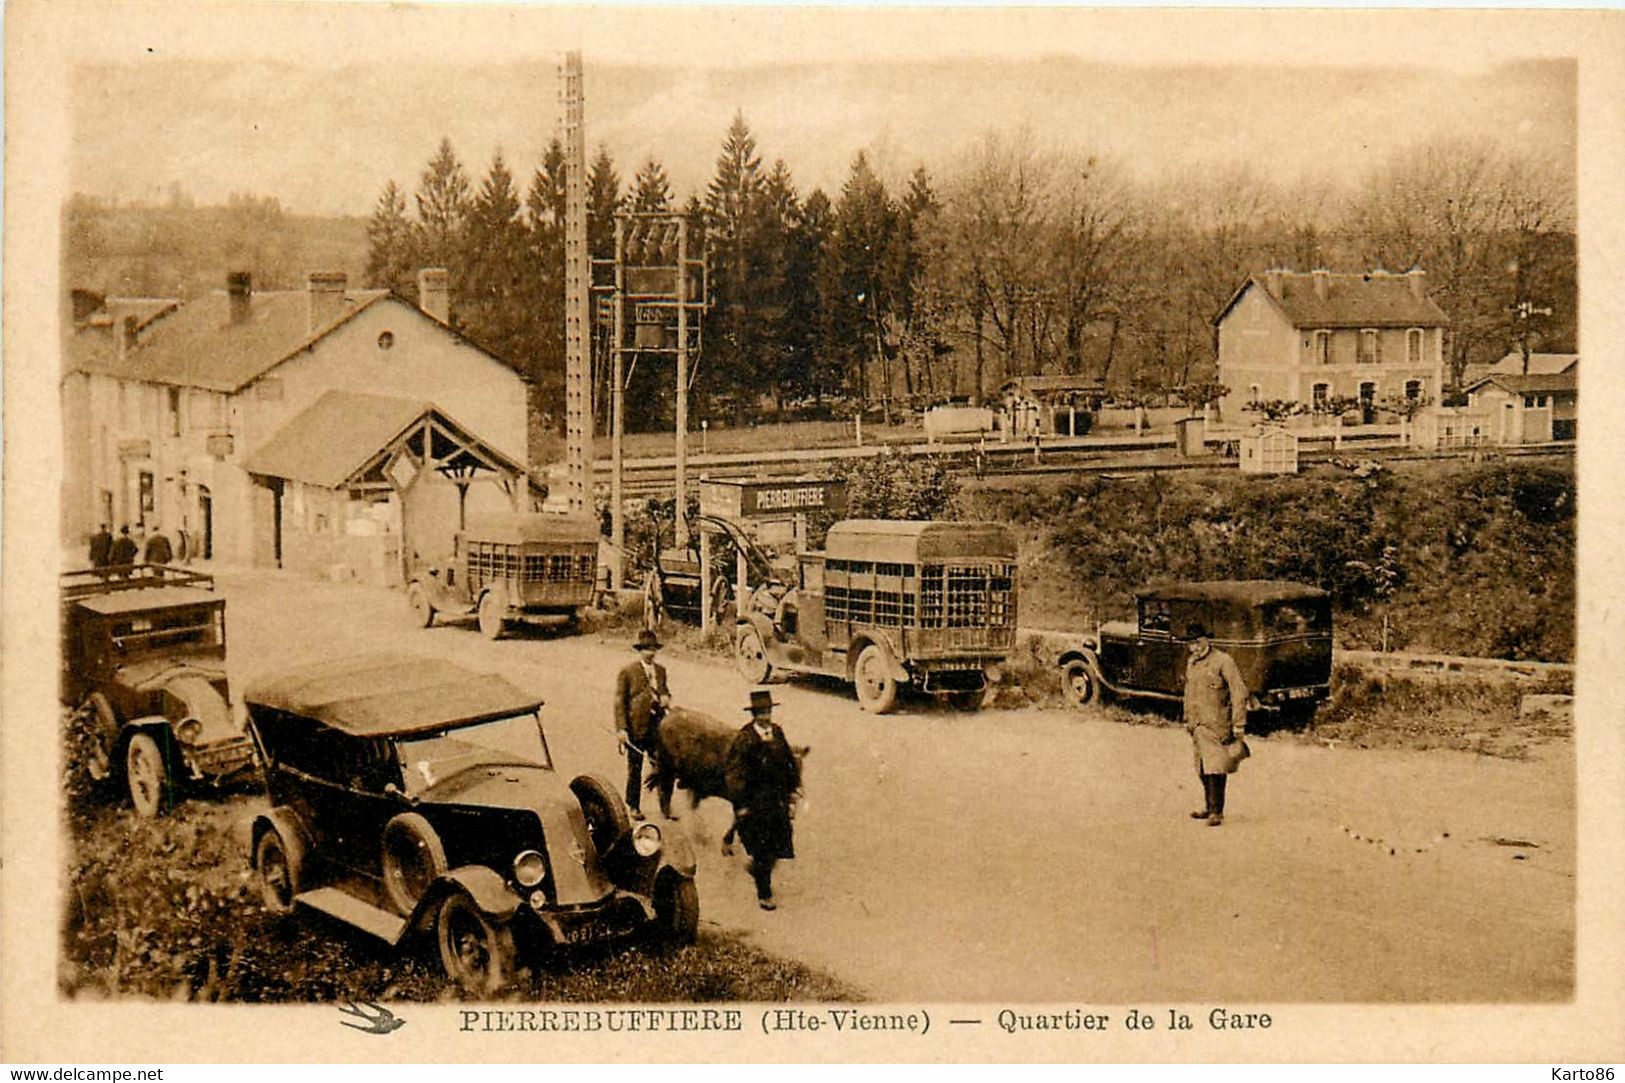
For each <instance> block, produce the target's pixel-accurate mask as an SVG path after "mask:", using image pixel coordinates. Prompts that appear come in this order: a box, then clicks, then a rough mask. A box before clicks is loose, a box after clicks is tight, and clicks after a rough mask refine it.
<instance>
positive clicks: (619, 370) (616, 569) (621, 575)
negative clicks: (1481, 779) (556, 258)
mask: <svg viewBox="0 0 1625 1083" xmlns="http://www.w3.org/2000/svg"><path fill="white" fill-rule="evenodd" d="M625 292H626V220H625V219H624V218H621V217H619V216H616V218H615V296H614V305H613V306H612V307H613V315H612V317H611V321H612V331H611V333H612V334H613V336H614V337H613V338H612V339H611V340H610V348H609V353H610V357H611V359H612V360H611V363H610V381H611V385H612V386H611V391H610V396H609V415H610V418H609V458H610V481H609V542H610V547H611V548H613V549H614V550H615V556H614V563H612V564H611V565H610V566H609V586H610V589H611V590H613V591H615V592H616V596H617V597H619V596H620V591H621V589H622V588H623V587H625V586H626V496H625V492H624V484H625V483H624V480H623V478H622V476H621V462H622V460H621V437H622V434H624V433H625V432H626V352H625V351H626V306H625V304H624V303H623V302H622V297H623V296H624V294H625ZM656 548H657V549H658V548H659V547H658V546H656Z"/></svg>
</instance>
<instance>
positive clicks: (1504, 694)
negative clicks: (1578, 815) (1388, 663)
mask: <svg viewBox="0 0 1625 1083" xmlns="http://www.w3.org/2000/svg"><path fill="white" fill-rule="evenodd" d="M1572 691H1573V687H1572V684H1571V682H1569V681H1567V680H1561V679H1548V680H1544V681H1540V682H1535V683H1531V682H1527V681H1515V680H1509V679H1495V678H1475V677H1463V676H1459V675H1452V676H1449V677H1431V676H1409V675H1392V674H1385V673H1379V672H1371V671H1367V670H1363V669H1361V668H1359V667H1358V666H1353V665H1348V664H1343V665H1339V666H1338V667H1337V668H1336V669H1335V670H1334V671H1333V673H1332V694H1331V698H1330V699H1328V700H1327V701H1326V703H1324V704H1323V705H1322V706H1321V708H1320V710H1319V711H1318V712H1317V713H1316V715H1315V719H1314V723H1313V725H1312V726H1311V727H1310V729H1309V730H1308V731H1306V732H1305V733H1304V734H1303V737H1305V738H1306V739H1310V740H1315V741H1318V742H1322V743H1338V744H1346V745H1350V746H1352V747H1355V748H1411V749H1430V748H1447V749H1454V750H1457V751H1462V752H1477V753H1479V754H1481V755H1485V756H1496V757H1500V758H1503V759H1526V758H1528V756H1529V753H1530V752H1531V751H1532V750H1533V749H1534V748H1536V747H1538V746H1540V745H1544V744H1550V743H1552V742H1556V741H1567V740H1570V739H1571V738H1572V737H1573V734H1574V725H1573V721H1572V719H1570V718H1559V717H1551V716H1547V715H1544V714H1541V715H1533V716H1530V717H1527V718H1524V717H1520V716H1519V714H1518V704H1519V702H1520V700H1521V699H1522V698H1523V696H1524V695H1525V694H1526V693H1543V692H1544V693H1563V694H1568V693H1571V692H1572Z"/></svg>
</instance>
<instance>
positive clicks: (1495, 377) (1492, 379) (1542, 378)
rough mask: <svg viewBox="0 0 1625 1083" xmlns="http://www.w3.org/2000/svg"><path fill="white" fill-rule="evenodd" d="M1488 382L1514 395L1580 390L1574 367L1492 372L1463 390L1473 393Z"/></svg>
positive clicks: (1577, 374)
mask: <svg viewBox="0 0 1625 1083" xmlns="http://www.w3.org/2000/svg"><path fill="white" fill-rule="evenodd" d="M1486 384H1494V385H1495V386H1496V387H1499V388H1500V389H1501V390H1503V391H1506V392H1508V393H1510V394H1513V395H1527V394H1531V393H1541V392H1545V393H1548V394H1550V393H1552V392H1557V391H1578V390H1579V387H1580V374H1579V373H1578V372H1575V371H1574V370H1572V369H1571V370H1569V371H1568V372H1549V373H1539V374H1537V373H1534V372H1531V373H1530V374H1529V375H1528V376H1524V375H1521V374H1519V375H1512V374H1509V373H1492V374H1491V375H1489V376H1484V377H1482V378H1480V379H1478V380H1476V381H1474V382H1473V383H1470V384H1468V385H1467V386H1466V387H1465V388H1463V389H1462V390H1464V391H1466V392H1468V393H1471V392H1474V391H1477V390H1479V389H1480V388H1482V387H1484V386H1485V385H1486Z"/></svg>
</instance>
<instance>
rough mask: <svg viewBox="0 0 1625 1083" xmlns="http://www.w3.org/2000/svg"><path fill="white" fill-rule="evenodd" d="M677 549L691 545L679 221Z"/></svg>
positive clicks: (683, 223)
mask: <svg viewBox="0 0 1625 1083" xmlns="http://www.w3.org/2000/svg"><path fill="white" fill-rule="evenodd" d="M675 533H676V535H677V548H679V549H683V548H686V547H687V546H688V220H687V219H685V218H682V217H679V218H678V219H677V523H676V527H675Z"/></svg>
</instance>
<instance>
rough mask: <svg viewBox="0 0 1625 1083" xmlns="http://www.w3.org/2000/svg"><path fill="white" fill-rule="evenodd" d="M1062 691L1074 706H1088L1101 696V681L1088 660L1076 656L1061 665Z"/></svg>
mask: <svg viewBox="0 0 1625 1083" xmlns="http://www.w3.org/2000/svg"><path fill="white" fill-rule="evenodd" d="M1061 691H1062V692H1064V693H1065V694H1066V701H1067V702H1068V703H1070V704H1072V706H1074V707H1086V706H1088V705H1089V704H1091V703H1093V702H1095V700H1097V699H1099V698H1100V682H1099V681H1098V680H1097V679H1096V678H1095V671H1094V669H1093V668H1092V667H1091V666H1090V665H1089V663H1088V662H1085V661H1084V660H1083V659H1082V658H1074V659H1073V660H1072V661H1070V662H1068V663H1067V664H1066V665H1064V666H1062V667H1061Z"/></svg>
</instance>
